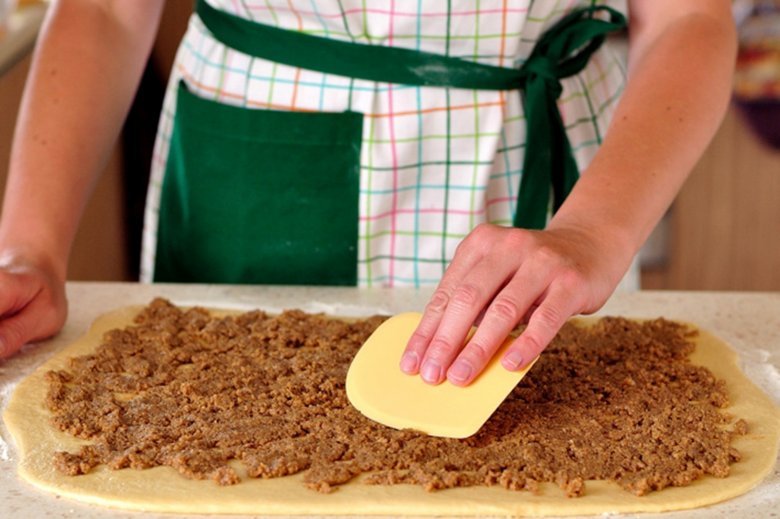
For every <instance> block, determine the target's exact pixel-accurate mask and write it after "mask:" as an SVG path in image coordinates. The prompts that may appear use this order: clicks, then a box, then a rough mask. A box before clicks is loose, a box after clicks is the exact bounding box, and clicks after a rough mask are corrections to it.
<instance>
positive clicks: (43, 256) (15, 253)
mask: <svg viewBox="0 0 780 519" xmlns="http://www.w3.org/2000/svg"><path fill="white" fill-rule="evenodd" d="M0 268H4V269H9V270H16V269H29V268H33V269H38V270H41V271H43V272H46V273H47V274H48V275H49V276H51V277H52V278H53V279H54V280H56V281H58V282H60V283H64V282H65V279H66V277H67V270H68V260H67V255H66V256H65V257H63V256H62V255H60V254H57V253H56V252H53V251H52V250H50V249H48V248H46V247H42V246H41V245H40V244H31V243H26V242H23V241H13V240H7V239H3V238H2V237H0Z"/></svg>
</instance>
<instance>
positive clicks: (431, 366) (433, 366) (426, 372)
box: [420, 360, 441, 384]
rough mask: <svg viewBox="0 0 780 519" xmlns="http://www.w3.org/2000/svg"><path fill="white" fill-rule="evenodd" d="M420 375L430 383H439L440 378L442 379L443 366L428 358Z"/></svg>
mask: <svg viewBox="0 0 780 519" xmlns="http://www.w3.org/2000/svg"><path fill="white" fill-rule="evenodd" d="M420 375H421V376H422V378H423V380H424V381H426V382H428V383H429V384H438V382H439V379H441V366H439V364H438V363H436V362H434V361H432V360H426V361H425V362H424V363H423V365H422V369H421V370H420Z"/></svg>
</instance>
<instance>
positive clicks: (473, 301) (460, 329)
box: [401, 229, 515, 384]
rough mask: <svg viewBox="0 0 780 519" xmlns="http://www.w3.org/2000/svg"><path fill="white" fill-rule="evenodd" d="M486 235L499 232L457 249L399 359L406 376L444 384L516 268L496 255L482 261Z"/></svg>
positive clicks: (486, 231)
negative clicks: (479, 321)
mask: <svg viewBox="0 0 780 519" xmlns="http://www.w3.org/2000/svg"><path fill="white" fill-rule="evenodd" d="M488 234H491V235H492V234H497V233H496V232H495V231H494V230H492V229H483V230H482V231H480V232H478V233H477V236H476V237H475V238H472V239H469V240H466V241H465V242H464V246H462V247H460V248H459V252H460V254H459V255H456V259H455V260H453V263H452V266H451V267H450V269H448V271H447V273H446V275H445V278H444V279H443V280H442V282H441V284H440V286H439V289H438V290H437V291H436V293H435V294H434V296H433V298H432V299H431V303H430V304H429V305H428V307H427V308H426V312H425V314H424V315H423V318H422V320H421V322H420V326H419V327H418V328H417V330H416V331H415V333H414V335H413V337H412V340H410V341H409V345H408V347H407V350H406V353H405V355H404V356H403V357H402V361H401V369H403V370H404V371H405V372H407V373H415V372H416V371H415V369H414V368H415V367H416V368H417V370H418V371H419V373H420V375H421V377H422V379H423V380H424V381H426V382H428V383H430V384H438V383H440V382H442V381H443V380H444V379H445V377H446V373H447V369H448V368H449V367H450V364H452V361H453V360H454V359H455V357H456V356H457V355H458V353H459V352H460V350H461V349H462V347H463V343H464V341H465V338H466V336H467V335H468V333H469V330H470V329H471V326H472V324H474V322H475V321H476V320H477V319H479V318H480V316H481V314H482V312H483V310H484V308H485V306H486V305H487V303H488V302H489V301H490V300H491V299H492V298H493V297H494V295H495V293H496V292H497V291H498V290H499V289H500V288H501V287H502V286H503V285H504V284H505V283H506V281H507V279H509V278H510V276H511V274H512V272H513V270H514V268H515V267H514V266H513V265H512V264H511V263H508V262H506V261H500V258H499V257H498V256H494V257H491V258H484V257H483V255H484V250H485V249H484V247H479V246H475V245H477V244H476V243H475V242H479V241H481V240H483V239H486V238H485V236H486V235H488ZM416 362H418V363H419V364H418V365H417V366H415V365H414V364H415V363H416Z"/></svg>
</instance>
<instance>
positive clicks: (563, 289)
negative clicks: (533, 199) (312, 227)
mask: <svg viewBox="0 0 780 519" xmlns="http://www.w3.org/2000/svg"><path fill="white" fill-rule="evenodd" d="M618 241H619V240H611V239H610V236H609V234H608V233H604V232H601V233H600V232H598V231H596V232H593V231H591V230H589V229H588V230H586V229H581V228H561V227H558V228H548V230H543V231H530V230H525V229H516V228H507V227H499V226H495V225H490V224H483V225H480V226H479V227H477V228H476V229H474V230H473V231H472V232H471V233H470V234H469V235H468V236H467V237H466V238H465V239H464V240H463V242H462V243H461V244H460V245H459V246H458V249H457V250H456V252H455V256H454V258H453V260H452V263H451V264H450V266H449V268H448V269H447V271H446V272H445V274H444V277H443V278H442V280H441V282H440V283H439V286H438V288H437V290H436V291H435V292H434V294H433V296H432V297H431V300H430V302H429V303H428V305H427V306H426V308H425V312H424V314H423V317H422V320H421V321H420V324H419V326H418V327H417V329H416V330H415V332H414V334H413V335H412V337H411V339H410V340H409V343H408V345H407V347H406V350H405V352H404V355H403V357H402V358H401V369H402V370H403V371H404V372H405V373H407V374H410V375H413V374H417V373H420V374H421V376H422V378H423V380H425V381H426V382H428V383H430V384H438V383H440V382H442V381H443V380H444V379H445V378H447V379H448V380H449V381H450V382H452V383H453V384H456V385H459V386H465V385H468V384H469V383H470V382H471V381H472V380H474V378H476V376H477V375H478V374H479V373H480V372H481V371H482V370H483V369H484V368H485V366H486V365H487V363H488V361H489V360H490V359H491V358H492V357H493V355H494V354H495V352H496V350H497V349H498V348H499V346H501V344H502V343H503V342H504V340H505V339H506V337H507V336H508V335H509V333H510V332H511V331H512V330H513V329H514V328H515V327H516V326H517V325H518V324H519V323H523V322H525V323H527V324H528V326H527V327H526V329H525V330H524V331H523V333H522V334H521V335H520V336H519V337H518V338H517V339H516V340H515V341H514V343H513V344H512V345H511V346H510V348H509V349H508V350H507V352H506V354H505V355H504V356H503V358H502V359H501V364H502V365H503V366H504V367H505V368H506V369H509V370H519V369H522V368H524V367H525V366H527V365H528V364H529V363H530V362H531V361H532V360H533V359H535V358H536V357H537V356H538V355H539V354H540V353H541V352H542V350H544V348H545V347H547V345H548V344H549V343H550V341H551V340H552V339H553V337H555V334H556V333H558V330H560V328H561V326H563V324H564V322H565V321H566V319H568V318H569V317H570V316H572V315H575V314H579V313H591V312H594V311H596V310H597V309H599V308H600V307H601V306H602V305H603V304H604V303H605V302H606V300H607V298H609V296H610V295H611V294H612V292H613V290H614V289H615V287H616V286H617V284H618V283H619V282H620V279H621V277H622V276H623V274H624V273H625V271H626V269H627V268H628V266H629V264H630V262H631V258H632V257H633V252H634V251H633V250H630V251H629V250H620V249H621V247H620V246H619V245H618V243H617V242H618ZM477 323H478V328H477V331H476V333H475V334H474V336H473V337H472V338H471V340H469V341H468V344H466V345H465V346H464V341H465V339H466V336H467V334H468V332H469V330H470V328H471V326H472V325H474V324H477Z"/></svg>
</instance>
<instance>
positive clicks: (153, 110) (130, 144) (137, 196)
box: [122, 61, 166, 279]
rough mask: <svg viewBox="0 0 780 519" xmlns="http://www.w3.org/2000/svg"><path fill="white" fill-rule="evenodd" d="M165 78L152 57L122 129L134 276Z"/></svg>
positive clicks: (129, 253) (137, 271) (129, 249)
mask: <svg viewBox="0 0 780 519" xmlns="http://www.w3.org/2000/svg"><path fill="white" fill-rule="evenodd" d="M165 82H166V78H165V77H163V76H162V75H161V74H160V72H159V71H158V67H157V66H155V64H154V63H153V62H152V61H149V63H147V65H146V70H144V75H143V77H142V78H141V84H140V87H139V88H138V92H137V94H136V96H135V99H134V100H133V104H132V107H131V108H130V112H129V113H128V115H127V119H126V120H125V125H124V128H123V130H122V162H123V168H122V170H123V184H124V186H123V187H124V196H125V239H126V240H127V244H126V245H127V249H126V250H127V256H128V262H127V264H128V271H129V272H128V274H129V275H130V278H131V279H138V277H139V275H140V265H141V238H142V234H143V226H144V208H145V205H146V190H147V187H148V184H149V169H150V166H151V163H152V151H153V148H154V141H155V135H156V130H157V123H158V120H159V118H160V110H161V109H162V103H163V97H164V95H165Z"/></svg>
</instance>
